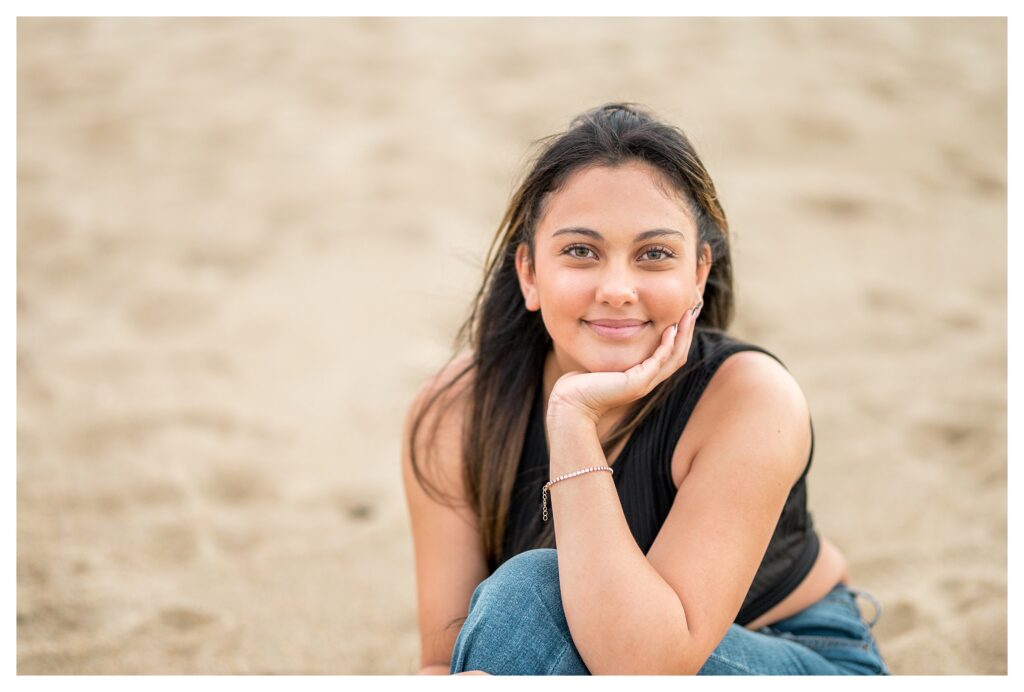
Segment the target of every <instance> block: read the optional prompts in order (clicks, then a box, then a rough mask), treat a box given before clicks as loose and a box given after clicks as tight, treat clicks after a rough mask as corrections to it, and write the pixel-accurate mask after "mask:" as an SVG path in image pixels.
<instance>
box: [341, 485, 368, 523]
mask: <svg viewBox="0 0 1024 692" xmlns="http://www.w3.org/2000/svg"><path fill="white" fill-rule="evenodd" d="M330 501H331V504H333V505H334V506H335V507H336V508H337V509H338V511H339V512H341V513H342V515H343V516H344V517H345V518H346V519H349V520H351V521H353V522H357V523H366V522H369V521H370V520H372V519H373V517H374V515H375V514H376V506H375V505H376V499H375V498H374V497H367V494H366V493H365V492H364V493H359V494H358V495H357V494H354V493H352V492H351V491H349V490H337V491H335V492H334V493H333V494H332V495H331V498H330Z"/></svg>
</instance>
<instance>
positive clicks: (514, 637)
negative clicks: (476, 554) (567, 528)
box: [451, 548, 586, 675]
mask: <svg viewBox="0 0 1024 692" xmlns="http://www.w3.org/2000/svg"><path fill="white" fill-rule="evenodd" d="M464 670H484V671H486V672H488V673H492V674H495V675H507V674H515V675H548V674H552V672H553V671H555V672H559V673H564V674H574V675H583V674H585V673H586V667H585V666H584V664H583V662H582V660H581V659H580V658H579V654H578V653H577V652H576V650H575V648H574V647H573V645H572V638H571V635H570V634H569V626H568V623H567V622H566V620H565V613H564V611H563V610H562V597H561V591H560V589H559V586H558V559H557V553H556V552H555V550H554V549H553V548H541V549H536V550H528V551H526V552H524V553H520V554H519V555H516V556H515V557H513V558H510V559H509V560H507V561H506V562H504V563H503V564H502V565H501V567H499V568H498V569H496V570H495V571H494V574H492V575H491V576H489V577H488V578H487V579H484V580H483V581H482V582H481V583H480V584H479V586H477V588H476V590H475V591H474V592H473V597H472V599H471V600H470V603H469V614H468V616H467V618H466V622H465V624H464V625H463V627H462V630H461V632H460V633H459V636H458V638H457V640H456V642H455V649H454V651H453V653H452V667H451V672H453V673H458V672H461V671H464Z"/></svg>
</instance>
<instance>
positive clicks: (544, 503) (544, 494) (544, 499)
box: [540, 466, 615, 521]
mask: <svg viewBox="0 0 1024 692" xmlns="http://www.w3.org/2000/svg"><path fill="white" fill-rule="evenodd" d="M590 471H607V472H608V473H615V472H614V471H613V470H612V467H611V466H588V467H587V468H585V469H580V470H579V471H573V472H572V473H567V474H565V475H562V476H559V477H558V478H552V479H551V480H549V481H548V482H547V483H545V484H544V487H543V488H541V493H540V495H541V510H542V512H543V515H544V521H547V520H548V488H550V487H551V486H553V485H554V484H555V483H557V482H558V481H564V480H566V479H569V478H573V477H574V476H578V475H580V474H582V473H588V472H590Z"/></svg>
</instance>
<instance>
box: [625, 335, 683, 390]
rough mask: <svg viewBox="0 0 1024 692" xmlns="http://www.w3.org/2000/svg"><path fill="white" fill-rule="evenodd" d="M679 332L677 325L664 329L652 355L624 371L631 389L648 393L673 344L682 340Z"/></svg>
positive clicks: (671, 350) (669, 354) (667, 358)
mask: <svg viewBox="0 0 1024 692" xmlns="http://www.w3.org/2000/svg"><path fill="white" fill-rule="evenodd" d="M679 332H680V329H679V325H677V324H673V325H670V326H668V327H666V328H665V331H663V332H662V333H661V343H659V344H658V348H656V349H654V353H652V354H651V355H650V356H648V357H647V359H646V360H644V361H643V362H641V363H638V364H636V365H634V366H633V367H631V368H630V369H629V370H626V372H625V375H626V379H627V382H628V383H629V386H630V387H631V388H636V389H638V390H641V391H648V387H649V386H651V382H652V381H654V378H655V377H656V376H657V375H658V373H660V372H661V370H662V369H663V368H664V366H665V364H666V363H667V362H668V361H669V359H670V358H671V356H672V353H673V347H674V346H675V343H676V342H677V341H678V340H679V339H681V338H682V336H681V335H680V334H679Z"/></svg>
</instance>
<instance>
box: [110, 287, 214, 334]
mask: <svg viewBox="0 0 1024 692" xmlns="http://www.w3.org/2000/svg"><path fill="white" fill-rule="evenodd" d="M215 309H216V305H215V303H214V302H213V300H211V299H210V298H209V297H207V296H202V295H196V294H194V293H185V292H182V291H165V290H150V291H149V292H148V293H147V294H145V295H143V296H141V297H140V298H138V299H136V300H135V301H134V303H132V304H130V305H129V306H128V308H127V310H126V315H125V318H126V319H127V321H128V323H129V324H131V325H132V326H133V327H135V329H136V330H138V331H139V332H140V333H142V334H144V335H146V336H162V335H164V334H169V333H175V332H177V331H179V330H181V329H187V328H189V327H195V326H198V325H200V324H202V323H203V322H205V321H206V320H207V319H208V318H210V317H211V316H212V315H213V314H214V312H215Z"/></svg>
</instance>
